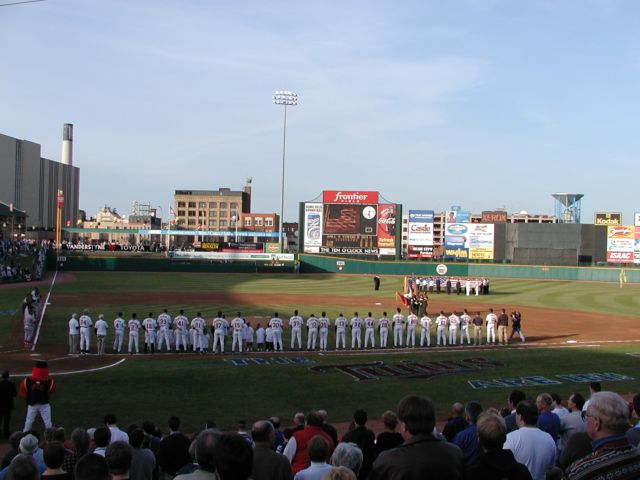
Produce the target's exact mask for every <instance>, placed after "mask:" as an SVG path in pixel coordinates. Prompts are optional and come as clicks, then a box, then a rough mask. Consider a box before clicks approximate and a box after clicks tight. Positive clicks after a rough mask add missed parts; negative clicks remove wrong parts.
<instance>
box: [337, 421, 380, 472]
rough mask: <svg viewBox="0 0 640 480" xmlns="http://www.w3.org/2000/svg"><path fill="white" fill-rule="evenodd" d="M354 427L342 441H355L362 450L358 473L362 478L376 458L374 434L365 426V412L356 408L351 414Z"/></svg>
mask: <svg viewBox="0 0 640 480" xmlns="http://www.w3.org/2000/svg"><path fill="white" fill-rule="evenodd" d="M353 422H354V423H355V428H354V429H353V430H351V431H349V432H347V433H346V434H345V436H344V437H343V438H342V441H343V442H346V443H349V442H351V443H355V444H356V445H358V447H360V450H361V451H362V468H361V470H360V473H358V478H359V479H360V480H364V479H366V478H367V475H369V472H370V471H371V465H373V461H374V460H375V458H376V435H375V433H373V431H372V430H369V429H368V428H367V427H366V424H367V412H365V411H364V410H362V409H358V410H356V411H355V412H354V414H353Z"/></svg>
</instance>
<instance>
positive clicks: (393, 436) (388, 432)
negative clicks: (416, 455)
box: [376, 410, 404, 456]
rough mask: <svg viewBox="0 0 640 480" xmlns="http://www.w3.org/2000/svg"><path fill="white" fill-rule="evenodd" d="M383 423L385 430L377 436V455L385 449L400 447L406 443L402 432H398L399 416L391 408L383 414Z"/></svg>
mask: <svg viewBox="0 0 640 480" xmlns="http://www.w3.org/2000/svg"><path fill="white" fill-rule="evenodd" d="M382 423H383V424H384V428H385V431H384V432H380V433H379V434H378V437H377V438H376V456H378V455H380V453H381V452H384V451H385V450H391V449H392V448H396V447H399V446H400V445H402V444H403V443H404V437H403V436H402V434H401V433H399V432H396V428H397V427H398V416H397V415H396V414H395V413H393V412H392V411H391V410H387V411H386V412H384V413H383V414H382Z"/></svg>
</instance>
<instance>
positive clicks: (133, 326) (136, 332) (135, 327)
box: [127, 313, 140, 353]
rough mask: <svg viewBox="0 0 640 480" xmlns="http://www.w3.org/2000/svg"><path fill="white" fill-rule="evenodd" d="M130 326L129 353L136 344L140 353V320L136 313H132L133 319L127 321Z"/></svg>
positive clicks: (137, 351)
mask: <svg viewBox="0 0 640 480" xmlns="http://www.w3.org/2000/svg"><path fill="white" fill-rule="evenodd" d="M127 326H128V327H129V353H131V347H132V346H133V345H135V346H136V353H140V320H138V319H137V318H136V314H135V313H132V314H131V319H130V320H129V322H128V323H127Z"/></svg>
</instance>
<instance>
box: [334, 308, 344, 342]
mask: <svg viewBox="0 0 640 480" xmlns="http://www.w3.org/2000/svg"><path fill="white" fill-rule="evenodd" d="M334 325H335V329H336V350H338V349H339V348H340V340H342V348H344V349H346V348H347V335H346V330H347V319H346V318H344V316H343V315H342V314H340V315H338V317H337V318H336V321H335V324H334Z"/></svg>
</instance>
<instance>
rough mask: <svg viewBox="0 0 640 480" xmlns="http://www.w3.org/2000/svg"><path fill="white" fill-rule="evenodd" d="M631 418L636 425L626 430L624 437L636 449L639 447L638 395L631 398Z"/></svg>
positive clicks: (639, 398) (639, 404)
mask: <svg viewBox="0 0 640 480" xmlns="http://www.w3.org/2000/svg"><path fill="white" fill-rule="evenodd" d="M633 416H634V417H635V419H636V421H637V423H636V425H635V426H634V427H633V428H630V429H629V430H627V433H626V437H627V440H629V443H630V444H631V445H634V446H636V447H637V446H639V445H640V393H638V394H637V395H636V396H634V397H633Z"/></svg>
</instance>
